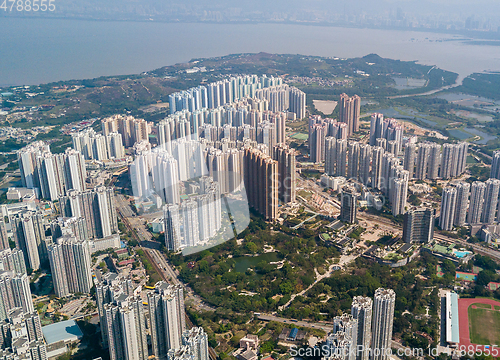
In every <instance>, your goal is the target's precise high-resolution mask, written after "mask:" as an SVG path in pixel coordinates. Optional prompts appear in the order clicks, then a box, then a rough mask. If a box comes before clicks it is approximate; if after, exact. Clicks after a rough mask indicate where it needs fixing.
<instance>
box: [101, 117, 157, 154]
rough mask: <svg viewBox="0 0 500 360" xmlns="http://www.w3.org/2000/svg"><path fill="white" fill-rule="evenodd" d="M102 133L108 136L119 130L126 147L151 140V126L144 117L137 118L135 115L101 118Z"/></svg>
mask: <svg viewBox="0 0 500 360" xmlns="http://www.w3.org/2000/svg"><path fill="white" fill-rule="evenodd" d="M101 125H102V133H103V135H104V136H108V135H110V134H111V133H114V132H118V133H120V135H121V136H122V142H123V145H124V146H125V147H132V146H134V144H135V143H136V142H140V141H143V140H146V141H149V139H148V136H149V133H150V132H151V129H150V126H149V124H148V123H147V121H146V120H144V119H136V118H135V117H133V116H130V115H128V116H124V115H113V116H110V117H108V118H105V119H102V120H101Z"/></svg>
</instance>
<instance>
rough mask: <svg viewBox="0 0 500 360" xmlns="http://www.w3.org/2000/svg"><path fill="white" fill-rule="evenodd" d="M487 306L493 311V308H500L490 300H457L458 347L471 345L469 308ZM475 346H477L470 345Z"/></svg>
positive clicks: (498, 303) (499, 303)
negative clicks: (476, 305)
mask: <svg viewBox="0 0 500 360" xmlns="http://www.w3.org/2000/svg"><path fill="white" fill-rule="evenodd" d="M478 303H479V304H488V305H491V308H492V309H494V306H495V305H496V306H500V302H498V301H495V300H491V299H481V298H477V299H458V325H459V328H460V346H462V345H465V346H468V345H471V344H472V343H471V341H470V335H469V313H468V309H469V306H471V305H472V304H478ZM472 345H477V344H472Z"/></svg>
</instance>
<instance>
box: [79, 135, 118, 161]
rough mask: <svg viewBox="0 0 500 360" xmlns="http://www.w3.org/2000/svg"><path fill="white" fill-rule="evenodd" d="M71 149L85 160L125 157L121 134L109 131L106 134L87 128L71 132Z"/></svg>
mask: <svg viewBox="0 0 500 360" xmlns="http://www.w3.org/2000/svg"><path fill="white" fill-rule="evenodd" d="M71 139H72V141H73V149H75V150H77V151H79V152H80V153H82V154H83V157H84V158H85V160H99V161H102V160H108V159H121V158H123V157H125V148H124V147H123V140H122V135H121V134H119V133H118V132H111V133H108V134H107V135H103V134H99V133H96V132H95V130H94V129H92V128H88V129H85V130H83V131H80V132H77V133H73V134H71Z"/></svg>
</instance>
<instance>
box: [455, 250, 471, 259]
mask: <svg viewBox="0 0 500 360" xmlns="http://www.w3.org/2000/svg"><path fill="white" fill-rule="evenodd" d="M453 253H454V254H455V256H456V257H457V258H459V259H461V258H464V257H466V256H467V255H469V254H472V253H471V252H470V251H458V250H453Z"/></svg>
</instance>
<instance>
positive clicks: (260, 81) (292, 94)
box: [169, 75, 306, 118]
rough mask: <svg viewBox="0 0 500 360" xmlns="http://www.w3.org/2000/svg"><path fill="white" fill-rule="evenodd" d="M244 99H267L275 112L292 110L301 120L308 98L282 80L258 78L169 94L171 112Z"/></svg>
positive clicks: (196, 109) (234, 80)
mask: <svg viewBox="0 0 500 360" xmlns="http://www.w3.org/2000/svg"><path fill="white" fill-rule="evenodd" d="M244 98H256V99H261V100H266V101H267V102H268V103H269V109H270V110H271V111H274V112H278V111H287V110H289V111H291V112H293V113H295V114H296V115H297V117H298V118H304V117H305V114H306V97H305V93H303V92H302V91H300V90H298V89H296V88H293V87H290V86H288V85H286V84H283V80H282V79H281V78H275V77H267V76H265V75H264V76H262V77H258V76H256V75H252V76H238V77H232V78H230V79H224V80H220V81H217V82H215V83H211V84H209V85H207V86H198V87H195V88H191V89H189V90H185V91H181V92H177V93H173V94H170V95H169V103H170V113H171V114H175V113H176V112H179V111H182V110H188V111H189V112H196V111H198V110H202V109H216V108H218V107H221V106H224V105H226V104H231V103H235V102H237V101H239V100H241V99H244Z"/></svg>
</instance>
